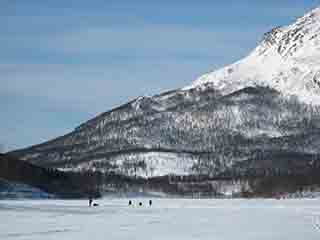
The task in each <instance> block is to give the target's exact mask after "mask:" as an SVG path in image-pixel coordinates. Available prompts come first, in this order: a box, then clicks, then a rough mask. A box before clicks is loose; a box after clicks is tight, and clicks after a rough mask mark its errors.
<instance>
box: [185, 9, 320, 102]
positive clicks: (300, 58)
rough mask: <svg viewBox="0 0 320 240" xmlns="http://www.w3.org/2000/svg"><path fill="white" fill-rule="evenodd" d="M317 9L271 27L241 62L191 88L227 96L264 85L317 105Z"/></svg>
mask: <svg viewBox="0 0 320 240" xmlns="http://www.w3.org/2000/svg"><path fill="white" fill-rule="evenodd" d="M319 78H320V8H316V9H314V10H312V11H310V12H309V13H307V14H306V15H304V16H303V17H301V18H298V19H297V21H296V22H295V23H293V24H291V25H289V26H284V27H278V28H274V29H273V30H272V31H270V32H269V33H266V34H265V36H264V39H263V40H262V41H261V43H260V44H259V45H258V46H257V47H256V48H255V49H254V50H253V51H252V52H251V53H250V54H249V55H248V56H247V57H245V58H244V59H241V60H240V61H238V62H236V63H234V64H231V65H229V66H226V67H224V68H222V69H220V70H217V71H214V72H210V73H207V74H205V75H203V76H201V77H199V78H198V79H197V80H196V81H195V82H193V83H192V85H191V86H188V87H185V88H184V89H183V90H189V89H192V88H200V89H202V88H204V89H205V88H206V87H208V86H210V87H213V88H215V89H217V90H220V91H221V92H222V93H223V94H229V93H231V92H233V91H236V90H240V89H242V88H244V87H249V86H251V87H255V86H266V87H271V88H274V89H276V90H278V91H280V92H281V93H283V94H285V95H296V96H298V97H299V98H300V99H301V100H303V101H305V102H307V103H313V104H320V81H319V80H320V79H319Z"/></svg>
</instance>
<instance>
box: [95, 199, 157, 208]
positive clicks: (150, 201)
mask: <svg viewBox="0 0 320 240" xmlns="http://www.w3.org/2000/svg"><path fill="white" fill-rule="evenodd" d="M128 205H129V206H132V205H133V201H132V200H129V204H128ZM91 206H94V207H97V206H99V204H98V203H93V198H92V197H89V207H91ZM139 206H140V207H141V206H142V202H139ZM149 206H150V207H151V206H152V200H151V199H150V200H149Z"/></svg>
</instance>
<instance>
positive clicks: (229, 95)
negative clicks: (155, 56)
mask: <svg viewBox="0 0 320 240" xmlns="http://www.w3.org/2000/svg"><path fill="white" fill-rule="evenodd" d="M318 33H320V9H319V8H317V9H314V10H313V11H311V12H310V13H307V14H306V15H305V16H303V17H302V18H299V19H298V20H297V21H296V22H295V23H294V24H292V25H290V26H286V27H279V28H275V29H273V30H272V31H271V32H269V33H267V34H265V36H264V38H263V40H262V41H261V43H260V44H259V45H258V47H257V48H256V49H255V50H253V52H252V53H251V54H249V56H248V57H246V58H244V59H242V60H240V61H239V62H237V63H235V64H232V65H230V66H227V67H225V68H223V69H221V70H218V71H215V72H212V73H208V74H206V75H204V76H202V77H200V78H199V79H198V80H196V81H195V82H194V83H193V84H192V85H191V86H188V87H185V88H182V89H178V90H174V91H170V92H165V93H162V94H159V95H155V96H152V97H139V98H137V99H135V100H133V101H131V102H129V103H127V104H124V105H122V106H120V107H118V108H116V109H113V110H111V111H108V112H105V113H102V114H100V115H99V116H97V117H95V118H93V119H91V120H89V121H87V122H85V123H83V124H81V125H80V126H79V127H77V128H76V129H75V130H74V131H73V132H71V133H69V134H67V135H65V136H62V137H59V138H56V139H54V140H51V141H48V142H45V143H42V144H39V145H36V146H32V147H29V148H26V149H21V150H17V151H14V152H12V153H11V154H13V155H15V156H17V157H19V158H20V159H22V160H26V161H30V162H32V163H34V164H38V165H42V166H51V167H57V168H60V169H64V170H77V171H81V170H88V169H91V170H101V171H104V172H115V173H117V174H123V175H129V176H133V175H140V176H143V177H155V176H163V175H170V174H175V175H210V176H225V175H237V176H239V175H248V174H250V175H263V174H270V172H272V173H277V174H280V173H286V174H288V173H292V172H295V173H301V172H306V171H308V170H309V169H311V168H315V167H318V165H319V162H320V161H318V160H320V155H319V154H320V149H319V147H318V146H319V144H320V107H319V105H318V103H320V100H319V97H320V58H319V57H320V42H319V41H320V35H318ZM295 96H297V97H295ZM301 100H302V101H301ZM310 102H311V103H316V104H315V105H310V104H309V103H310Z"/></svg>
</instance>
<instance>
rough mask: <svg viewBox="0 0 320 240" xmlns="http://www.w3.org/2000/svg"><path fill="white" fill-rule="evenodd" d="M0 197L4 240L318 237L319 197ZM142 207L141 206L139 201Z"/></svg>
mask: <svg viewBox="0 0 320 240" xmlns="http://www.w3.org/2000/svg"><path fill="white" fill-rule="evenodd" d="M148 200H149V199H147V198H141V199H133V202H134V206H130V207H129V206H128V199H100V200H97V201H96V202H98V203H99V204H100V206H98V207H92V208H89V207H88V206H87V201H85V200H77V201H74V200H72V201H71V200H69V201H66V200H26V201H12V200H11V201H9V200H6V201H0V219H1V221H0V239H1V240H5V239H32V240H37V239H41V240H42V239H46V240H49V239H59V240H64V239H67V240H70V239H77V240H78V239H90V240H94V239H108V240H110V239H130V240H134V239H139V240H144V239H152V240H154V239H175V240H177V239H184V240H185V239H210V240H212V239H219V240H220V239H245V240H250V239H259V240H262V239H272V240H276V239H281V240H283V239H290V240H294V239H297V240H298V239H299V240H300V239H308V240H312V239H319V238H320V200H319V199H313V200H204V199H203V200H191V199H153V205H152V206H151V207H149V206H148ZM140 201H141V202H142V203H143V206H142V207H139V206H138V202H140Z"/></svg>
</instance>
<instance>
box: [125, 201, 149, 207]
mask: <svg viewBox="0 0 320 240" xmlns="http://www.w3.org/2000/svg"><path fill="white" fill-rule="evenodd" d="M128 205H129V206H132V205H133V202H132V201H131V200H129V204H128ZM139 206H142V202H139ZM149 206H150V207H151V206H152V200H149Z"/></svg>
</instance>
